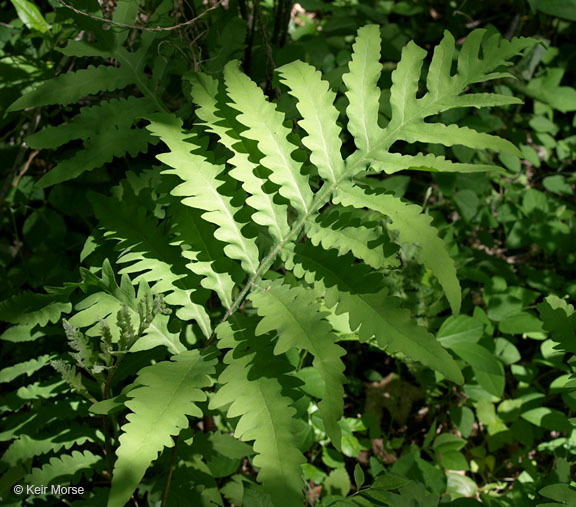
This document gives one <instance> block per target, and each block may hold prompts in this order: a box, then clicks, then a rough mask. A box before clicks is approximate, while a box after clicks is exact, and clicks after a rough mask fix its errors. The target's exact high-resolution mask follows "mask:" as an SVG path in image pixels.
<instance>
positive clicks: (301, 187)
mask: <svg viewBox="0 0 576 507" xmlns="http://www.w3.org/2000/svg"><path fill="white" fill-rule="evenodd" d="M224 79H225V82H226V88H227V90H228V96H229V98H230V100H231V104H230V105H231V106H232V107H233V108H235V109H237V110H238V111H240V114H239V115H238V117H237V119H238V121H239V122H240V123H242V124H243V125H245V126H246V127H248V129H247V130H245V131H244V132H243V133H242V135H243V136H244V137H246V138H248V139H253V140H254V141H257V142H258V149H259V150H260V152H261V153H262V154H263V155H264V157H263V158H262V160H261V161H260V163H261V164H262V165H263V166H264V167H266V168H267V169H269V170H270V171H272V174H270V180H271V181H273V182H274V183H276V184H277V185H279V187H280V188H279V192H280V194H281V195H282V196H283V197H285V198H286V199H288V200H289V201H290V203H291V204H292V206H294V208H295V209H296V211H298V213H299V214H304V213H306V212H308V210H309V209H310V205H311V203H312V190H311V189H310V184H309V182H308V177H307V176H304V175H303V174H301V173H300V168H301V164H299V163H298V162H296V160H294V159H293V158H292V152H293V151H294V150H296V148H297V147H296V146H295V145H293V144H292V143H290V142H289V141H288V134H290V130H289V129H288V128H287V127H285V126H284V124H283V121H284V115H283V114H282V113H280V112H278V111H277V110H276V107H275V106H274V104H272V103H271V102H269V101H268V100H267V99H266V97H265V96H264V93H263V92H262V90H261V89H260V88H258V85H256V83H254V82H253V81H252V80H251V79H250V78H249V77H248V76H246V75H245V74H243V73H242V72H240V70H239V69H238V63H237V62H230V63H228V64H227V65H226V67H225V69H224Z"/></svg>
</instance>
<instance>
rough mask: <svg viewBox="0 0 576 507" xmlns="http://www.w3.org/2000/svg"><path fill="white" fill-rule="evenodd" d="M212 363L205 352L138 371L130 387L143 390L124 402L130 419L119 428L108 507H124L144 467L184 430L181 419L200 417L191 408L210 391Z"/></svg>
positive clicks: (189, 353)
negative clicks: (136, 386) (119, 434)
mask: <svg viewBox="0 0 576 507" xmlns="http://www.w3.org/2000/svg"><path fill="white" fill-rule="evenodd" d="M215 363H216V359H215V357H214V354H213V353H212V352H210V351H207V352H203V353H201V352H199V351H198V350H188V351H185V352H182V353H180V354H178V355H176V356H173V357H172V361H163V362H160V363H157V364H155V365H152V366H147V367H146V368H144V369H143V370H141V371H140V373H139V374H138V378H137V379H136V381H135V383H136V384H137V385H142V386H143V387H140V388H136V389H133V390H132V391H130V393H129V394H128V396H129V397H130V398H131V399H130V401H128V402H126V406H127V407H128V408H129V409H130V410H132V413H131V414H129V415H128V416H127V419H128V421H129V422H128V423H127V424H125V425H124V426H123V427H122V430H123V433H122V435H121V436H120V447H119V448H118V451H117V453H116V454H117V456H118V459H117V461H116V464H115V465H114V473H113V478H112V489H111V491H110V498H109V500H108V505H109V506H119V507H122V506H124V505H125V503H126V502H127V501H128V500H129V499H130V496H131V495H132V493H133V492H134V490H135V489H136V487H137V486H138V483H139V482H140V480H141V479H142V477H144V473H145V472H146V470H147V468H148V467H149V466H150V463H152V461H153V460H155V459H156V458H157V456H158V454H159V453H160V452H161V451H162V449H164V447H172V446H173V445H174V441H173V439H172V437H174V436H176V435H178V434H179V433H180V431H181V430H182V428H185V427H187V426H188V419H187V416H193V417H202V411H201V410H200V408H198V405H197V404H196V403H197V402H199V401H204V400H205V399H206V394H205V393H204V392H203V391H202V388H204V387H208V386H209V385H211V383H212V380H211V378H210V376H211V375H212V374H213V373H214V371H215V369H214V365H215Z"/></svg>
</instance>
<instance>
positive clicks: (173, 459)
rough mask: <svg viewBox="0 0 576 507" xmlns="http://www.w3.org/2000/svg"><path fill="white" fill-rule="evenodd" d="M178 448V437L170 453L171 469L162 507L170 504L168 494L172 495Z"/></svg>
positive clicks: (167, 478)
mask: <svg viewBox="0 0 576 507" xmlns="http://www.w3.org/2000/svg"><path fill="white" fill-rule="evenodd" d="M177 448H178V435H176V436H175V437H174V447H172V451H171V452H170V467H169V468H168V475H167V476H166V485H165V486H164V493H163V494H162V504H161V507H166V505H167V502H168V494H169V493H170V485H171V483H172V475H173V474H174V468H175V467H176V455H177Z"/></svg>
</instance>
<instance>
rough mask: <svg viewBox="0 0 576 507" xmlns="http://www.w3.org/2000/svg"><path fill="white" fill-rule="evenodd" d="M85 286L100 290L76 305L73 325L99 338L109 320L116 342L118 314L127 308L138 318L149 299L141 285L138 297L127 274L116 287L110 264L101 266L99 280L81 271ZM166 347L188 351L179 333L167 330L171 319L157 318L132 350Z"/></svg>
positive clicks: (171, 349)
mask: <svg viewBox="0 0 576 507" xmlns="http://www.w3.org/2000/svg"><path fill="white" fill-rule="evenodd" d="M81 272H82V276H83V279H84V283H85V284H86V286H88V287H97V289H98V290H97V291H96V292H94V293H92V294H90V295H89V296H87V297H86V298H84V299H83V300H82V301H80V302H79V303H78V304H77V305H76V308H75V309H76V310H77V313H75V314H74V316H72V317H71V318H70V324H71V325H73V326H74V327H77V328H82V329H83V328H86V327H89V328H90V329H89V330H88V331H87V332H86V334H87V335H89V336H92V335H100V334H101V322H102V321H103V320H104V321H106V323H107V325H108V327H109V328H110V329H111V331H112V334H113V336H114V338H115V339H116V340H118V339H119V337H120V330H119V329H118V326H117V324H116V321H115V317H116V316H117V314H118V312H119V311H120V310H122V308H123V307H124V306H125V307H126V308H127V310H128V311H129V312H130V315H131V316H133V317H134V318H138V309H139V303H138V301H139V300H141V299H142V298H144V297H145V296H146V294H148V296H149V297H150V288H149V287H148V286H147V285H146V284H145V283H141V284H140V288H139V291H138V295H136V291H135V290H134V286H133V285H132V282H131V281H130V278H129V277H128V275H123V276H122V279H121V281H120V285H118V284H117V282H116V278H115V275H114V270H113V269H112V266H111V265H110V263H109V262H108V261H105V262H104V265H103V266H102V277H101V278H98V277H97V276H95V275H94V274H93V273H91V272H89V271H87V270H81ZM159 345H163V346H165V347H167V348H168V350H170V352H172V353H178V352H182V351H183V350H185V348H184V346H183V345H182V343H180V339H179V337H178V334H176V333H174V332H172V331H170V330H169V329H168V316H167V315H158V316H157V317H156V319H155V320H154V322H152V323H151V324H150V326H149V327H148V328H147V329H146V331H145V332H144V335H143V336H142V337H140V338H139V339H138V342H137V343H136V345H135V346H134V347H133V348H132V351H135V350H147V349H151V348H153V347H157V346H159Z"/></svg>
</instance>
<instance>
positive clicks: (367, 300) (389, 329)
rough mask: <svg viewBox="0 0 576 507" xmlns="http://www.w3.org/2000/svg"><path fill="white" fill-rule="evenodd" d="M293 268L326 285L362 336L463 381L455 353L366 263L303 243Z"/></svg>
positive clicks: (329, 297) (330, 302) (329, 299)
mask: <svg viewBox="0 0 576 507" xmlns="http://www.w3.org/2000/svg"><path fill="white" fill-rule="evenodd" d="M294 258H295V263H296V264H295V266H294V271H293V272H294V274H295V275H296V276H298V277H302V276H303V277H305V279H306V280H307V281H308V282H309V283H315V284H318V285H319V288H321V287H324V288H325V289H326V292H325V297H324V300H325V302H326V306H327V307H328V308H332V307H334V306H335V307H336V313H337V314H342V313H347V314H348V319H349V322H350V329H351V330H353V331H356V332H357V333H359V336H360V338H361V339H362V340H368V339H370V338H371V337H372V336H375V337H376V340H377V341H378V343H379V344H380V346H381V347H383V348H384V349H386V350H389V351H390V352H394V353H398V352H400V353H402V354H404V355H405V356H407V357H408V358H410V359H412V360H414V361H418V362H420V363H422V364H423V365H425V366H428V367H429V368H432V369H434V370H437V371H439V372H440V373H442V374H443V375H444V376H445V377H446V378H448V379H450V380H452V381H454V382H457V383H462V382H463V378H462V373H461V372H460V369H459V368H458V366H457V364H456V362H455V361H454V360H453V359H452V356H451V355H450V354H449V353H448V352H447V351H446V350H445V349H444V348H443V347H442V345H441V344H440V342H438V341H437V340H436V339H435V338H434V336H433V335H431V334H430V333H428V332H427V331H426V330H425V329H424V328H421V327H419V326H418V325H416V324H415V323H414V320H413V319H412V317H411V315H410V312H409V311H408V310H404V309H402V308H400V307H399V303H400V301H399V300H398V299H397V298H393V297H390V296H388V295H387V292H386V289H382V286H383V284H382V277H381V275H380V274H379V273H375V272H373V271H371V270H369V269H368V268H366V266H362V265H358V264H352V265H351V264H350V262H351V261H353V258H350V256H345V257H338V256H337V255H334V251H333V250H331V251H322V250H321V249H318V248H314V247H310V246H305V247H299V248H298V249H297V251H296V255H295V257H294Z"/></svg>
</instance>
